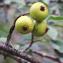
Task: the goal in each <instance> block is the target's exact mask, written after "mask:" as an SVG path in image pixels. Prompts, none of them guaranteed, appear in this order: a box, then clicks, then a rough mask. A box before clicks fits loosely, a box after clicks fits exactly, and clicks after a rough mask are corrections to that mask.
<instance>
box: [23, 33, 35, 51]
mask: <svg viewBox="0 0 63 63" xmlns="http://www.w3.org/2000/svg"><path fill="white" fill-rule="evenodd" d="M33 39H34V35H33V32H32V35H31V43H30V44H29V46H28V47H27V48H26V49H25V50H24V51H23V52H26V51H27V50H28V49H30V47H31V46H32V45H33V43H34V40H33Z"/></svg>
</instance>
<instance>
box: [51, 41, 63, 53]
mask: <svg viewBox="0 0 63 63" xmlns="http://www.w3.org/2000/svg"><path fill="white" fill-rule="evenodd" d="M51 41H52V42H51V44H52V46H53V48H54V49H57V50H58V51H59V52H61V53H63V41H62V40H51Z"/></svg>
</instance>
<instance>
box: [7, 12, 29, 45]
mask: <svg viewBox="0 0 63 63" xmlns="http://www.w3.org/2000/svg"><path fill="white" fill-rule="evenodd" d="M28 14H29V12H28V13H25V14H21V15H19V16H18V17H17V18H19V17H20V16H24V15H28ZM17 18H16V19H15V21H14V23H13V25H12V26H11V28H10V31H9V34H8V36H7V41H6V45H7V46H9V42H10V39H11V36H12V33H13V31H14V28H15V23H16V20H17Z"/></svg>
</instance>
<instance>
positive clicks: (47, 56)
mask: <svg viewBox="0 0 63 63" xmlns="http://www.w3.org/2000/svg"><path fill="white" fill-rule="evenodd" d="M32 53H35V54H37V55H39V56H41V57H45V58H49V59H51V60H53V61H56V62H58V63H63V62H61V61H60V60H59V58H58V57H54V56H49V55H46V54H43V53H39V52H36V51H32Z"/></svg>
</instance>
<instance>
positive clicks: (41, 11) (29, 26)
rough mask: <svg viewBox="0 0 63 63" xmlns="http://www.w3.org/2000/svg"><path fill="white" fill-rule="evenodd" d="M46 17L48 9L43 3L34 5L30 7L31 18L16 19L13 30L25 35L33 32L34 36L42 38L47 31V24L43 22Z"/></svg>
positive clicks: (21, 17)
mask: <svg viewBox="0 0 63 63" xmlns="http://www.w3.org/2000/svg"><path fill="white" fill-rule="evenodd" d="M47 15H48V8H47V6H46V5H45V4H44V3H41V2H37V3H34V4H33V5H32V6H31V7H30V16H31V17H29V16H20V17H19V18H17V20H16V23H15V29H16V30H17V31H18V32H20V33H21V34H27V33H30V32H32V31H33V30H34V31H33V32H34V35H36V36H42V35H43V34H44V33H45V31H46V29H47V23H46V22H45V21H43V20H44V19H45V18H46V17H47ZM34 21H36V22H34ZM42 21H43V22H42Z"/></svg>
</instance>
